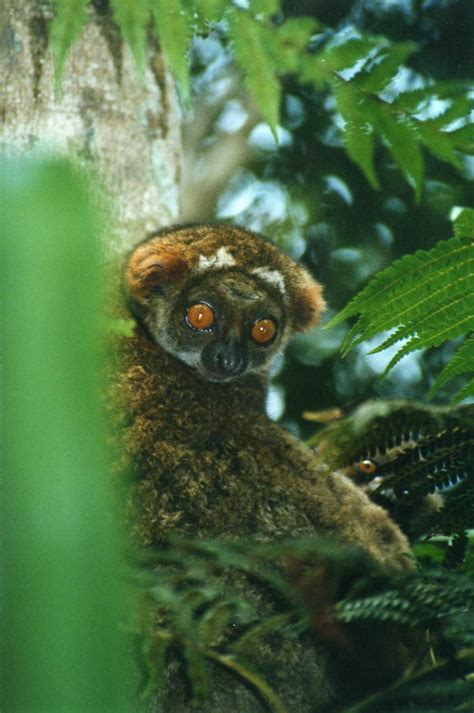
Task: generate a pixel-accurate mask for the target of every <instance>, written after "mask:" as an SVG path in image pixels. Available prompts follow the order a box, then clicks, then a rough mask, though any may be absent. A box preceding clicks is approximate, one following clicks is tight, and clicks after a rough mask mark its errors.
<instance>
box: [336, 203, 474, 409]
mask: <svg viewBox="0 0 474 713" xmlns="http://www.w3.org/2000/svg"><path fill="white" fill-rule="evenodd" d="M473 212H474V211H471V210H467V211H466V210H465V211H463V212H462V213H461V214H460V216H459V218H458V220H457V221H456V223H455V226H456V232H457V235H456V236H455V237H454V238H451V239H450V240H444V241H440V242H439V243H437V244H436V245H435V247H434V248H433V249H432V250H430V251H426V250H418V251H417V252H416V253H415V254H414V255H405V256H404V257H403V258H401V259H400V260H396V261H395V262H394V263H393V265H391V266H390V267H388V268H387V269H386V270H383V272H381V273H379V274H377V275H376V276H375V277H374V278H373V279H372V280H371V282H370V283H369V284H368V285H367V287H366V288H365V289H364V290H363V291H362V292H361V293H359V294H358V295H357V296H356V297H355V298H354V299H353V300H352V302H351V303H349V305H347V307H346V308H345V309H344V310H342V312H340V313H339V314H338V315H337V316H336V317H335V318H334V319H332V320H331V322H330V323H329V325H328V326H330V327H332V326H335V325H336V324H339V323H340V322H341V321H343V320H344V319H346V318H347V317H350V316H352V315H354V314H358V315H359V317H358V320H357V322H356V324H355V325H354V326H353V327H352V329H351V330H350V332H349V333H348V335H346V338H345V339H344V342H343V345H342V350H343V353H344V354H347V353H348V352H349V351H350V350H351V349H353V348H354V347H355V346H357V345H358V344H360V343H361V342H362V341H364V340H367V339H371V338H372V337H374V336H375V335H377V334H379V333H380V332H385V331H386V330H387V329H390V328H395V331H394V332H393V333H392V334H391V335H390V336H389V337H388V338H387V339H385V340H384V341H383V342H382V343H381V344H380V345H379V346H378V347H376V348H375V349H373V350H372V352H371V353H375V352H380V351H383V350H384V349H387V348H388V347H390V346H392V345H393V344H397V343H398V342H400V341H401V340H403V339H406V338H408V341H407V342H406V343H405V344H404V345H403V346H402V347H401V348H400V349H399V351H398V352H397V353H396V355H395V356H394V357H393V359H392V360H391V361H390V363H389V364H388V366H387V368H386V370H385V372H384V373H385V374H386V373H387V372H388V371H390V369H392V368H393V367H394V366H395V364H397V363H398V362H399V361H400V359H402V358H403V357H404V356H405V355H406V354H408V353H410V352H412V351H415V350H418V349H422V348H425V347H433V346H434V347H436V346H439V345H440V344H442V343H443V342H445V341H446V340H448V339H454V338H457V337H459V336H464V335H466V334H469V333H470V332H473V331H474V240H473V239H472V238H471V237H469V236H470V235H472V232H473V222H474V221H473ZM472 352H473V346H472V341H471V339H469V340H468V341H467V342H466V343H465V344H464V345H463V347H461V349H460V350H459V351H458V353H457V355H456V357H455V358H454V359H453V361H452V363H451V364H450V365H448V366H447V367H446V368H445V370H444V372H443V373H442V374H441V375H440V377H438V380H437V382H435V384H434V386H433V390H432V393H433V392H434V391H436V390H437V389H438V388H439V386H440V385H441V384H442V383H444V382H445V381H446V380H447V379H448V378H451V376H454V375H459V374H463V373H472V372H473V371H474V366H473V361H474V357H473V354H472ZM466 393H467V391H466V392H464V390H463V396H462V398H464V397H465V394H466ZM458 398H459V396H458Z"/></svg>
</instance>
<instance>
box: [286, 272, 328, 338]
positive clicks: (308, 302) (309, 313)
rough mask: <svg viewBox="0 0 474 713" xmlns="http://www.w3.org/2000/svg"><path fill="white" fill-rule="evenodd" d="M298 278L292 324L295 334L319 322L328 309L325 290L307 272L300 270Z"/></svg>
mask: <svg viewBox="0 0 474 713" xmlns="http://www.w3.org/2000/svg"><path fill="white" fill-rule="evenodd" d="M298 277H299V279H298V281H297V283H296V285H295V298H294V304H293V319H292V322H293V329H294V331H295V332H305V331H307V330H308V329H311V327H314V326H315V325H316V324H317V323H318V322H319V318H320V316H321V314H322V312H324V310H325V309H326V302H325V300H324V297H323V288H322V287H321V285H320V284H319V282H316V280H313V278H312V277H311V275H310V274H309V273H308V272H306V270H304V269H303V268H300V270H299V276H298Z"/></svg>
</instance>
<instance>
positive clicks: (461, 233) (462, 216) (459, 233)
mask: <svg viewBox="0 0 474 713" xmlns="http://www.w3.org/2000/svg"><path fill="white" fill-rule="evenodd" d="M454 235H455V236H456V237H457V238H472V239H473V240H474V208H463V210H462V211H461V212H460V213H459V215H458V217H457V218H456V220H455V221H454Z"/></svg>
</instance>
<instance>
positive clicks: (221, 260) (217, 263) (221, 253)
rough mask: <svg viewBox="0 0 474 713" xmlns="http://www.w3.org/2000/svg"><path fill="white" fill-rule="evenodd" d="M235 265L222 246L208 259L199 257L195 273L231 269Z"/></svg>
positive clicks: (203, 256) (202, 256)
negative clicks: (224, 268)
mask: <svg viewBox="0 0 474 713" xmlns="http://www.w3.org/2000/svg"><path fill="white" fill-rule="evenodd" d="M235 264H236V263H235V260H234V258H233V257H232V255H231V254H230V252H229V251H228V250H227V248H225V247H224V246H222V247H220V248H219V250H218V251H217V252H216V253H215V254H214V255H210V256H209V257H205V255H199V262H198V264H197V268H196V271H197V272H198V273H200V272H205V271H206V270H217V269H221V268H223V267H233V266H234V265H235Z"/></svg>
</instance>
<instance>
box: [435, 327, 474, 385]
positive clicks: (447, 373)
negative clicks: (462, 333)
mask: <svg viewBox="0 0 474 713" xmlns="http://www.w3.org/2000/svg"><path fill="white" fill-rule="evenodd" d="M459 374H473V375H474V335H472V336H471V337H469V339H467V340H466V341H465V342H464V344H462V345H461V346H460V347H459V349H458V350H457V352H456V354H455V355H454V356H453V358H452V359H451V361H450V362H449V363H448V364H446V366H445V367H444V369H443V371H442V372H441V374H440V375H439V376H438V378H437V379H436V380H435V382H434V384H433V386H432V387H431V391H430V393H429V396H430V397H431V396H433V395H434V394H435V393H436V392H437V391H438V390H439V389H440V387H441V386H442V385H443V384H444V383H445V382H446V381H448V380H449V379H452V378H453V376H458V375H459Z"/></svg>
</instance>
